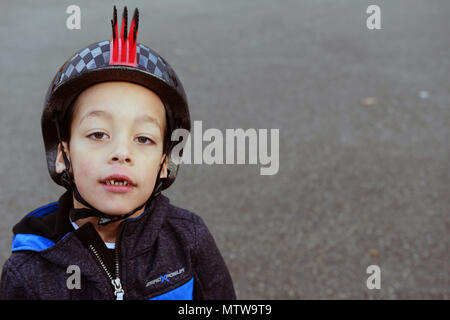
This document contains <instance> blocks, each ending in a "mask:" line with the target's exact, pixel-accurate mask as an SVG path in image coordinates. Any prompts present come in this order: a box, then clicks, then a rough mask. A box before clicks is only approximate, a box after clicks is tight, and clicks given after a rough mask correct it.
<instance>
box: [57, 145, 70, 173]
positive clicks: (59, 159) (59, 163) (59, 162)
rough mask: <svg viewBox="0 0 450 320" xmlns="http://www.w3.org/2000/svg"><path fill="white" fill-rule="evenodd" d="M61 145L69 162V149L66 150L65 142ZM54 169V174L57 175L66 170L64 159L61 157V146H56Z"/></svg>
mask: <svg viewBox="0 0 450 320" xmlns="http://www.w3.org/2000/svg"><path fill="white" fill-rule="evenodd" d="M62 144H63V146H64V151H65V152H66V156H67V159H69V161H70V153H69V148H68V145H67V142H66V141H63V142H62ZM55 169H56V173H58V174H59V173H62V172H63V171H64V170H65V169H66V164H65V163H64V157H63V155H62V151H61V144H60V145H58V154H57V156H56V159H55Z"/></svg>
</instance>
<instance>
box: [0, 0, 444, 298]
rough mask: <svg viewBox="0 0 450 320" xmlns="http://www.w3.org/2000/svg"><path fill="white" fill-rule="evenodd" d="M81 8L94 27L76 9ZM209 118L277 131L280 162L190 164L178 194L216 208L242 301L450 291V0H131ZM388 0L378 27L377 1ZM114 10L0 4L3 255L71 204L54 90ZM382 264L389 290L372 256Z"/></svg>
mask: <svg viewBox="0 0 450 320" xmlns="http://www.w3.org/2000/svg"><path fill="white" fill-rule="evenodd" d="M70 4H77V5H79V6H80V8H81V30H68V29H67V28H66V19H67V17H68V15H67V14H66V8H67V6H69V5H70ZM124 4H126V5H128V8H129V9H130V8H131V9H134V7H136V6H137V7H139V9H140V11H141V21H140V32H139V36H138V40H139V42H142V43H145V44H148V45H149V46H151V47H152V48H153V49H155V50H156V51H157V52H159V53H160V54H161V55H162V56H164V57H165V59H166V60H167V61H168V62H169V63H170V64H171V65H172V66H173V67H174V69H175V70H176V72H177V73H178V75H179V77H180V78H181V80H182V81H183V84H184V87H185V89H186V91H187V95H188V99H189V103H190V108H191V116H192V120H201V121H202V122H203V128H204V130H205V129H207V128H218V129H219V130H223V131H225V129H228V128H231V129H233V128H243V129H249V128H254V129H257V130H258V129H269V130H270V129H279V151H280V155H279V171H278V173H277V174H276V175H272V176H263V175H260V166H259V165H237V164H235V165H232V164H228V165H206V164H202V165H193V164H192V165H187V164H186V165H183V166H182V167H181V169H180V172H179V176H178V177H177V181H176V182H175V183H174V184H173V186H172V187H171V188H170V189H169V190H167V191H165V194H166V195H167V196H169V197H170V199H171V202H172V203H174V204H175V205H177V206H181V207H183V208H186V209H189V210H190V211H193V212H195V213H197V214H199V215H200V216H202V217H203V218H204V220H205V222H206V224H207V225H208V227H209V228H210V230H211V232H212V233H213V235H214V237H215V239H216V242H217V245H218V246H219V248H220V250H221V252H222V254H223V256H224V258H225V261H226V263H227V265H228V267H229V269H230V272H231V275H232V277H233V280H234V284H235V288H236V291H237V295H238V298H240V299H334V298H337V299H412V298H425V299H449V298H450V265H449V264H450V263H449V261H450V250H449V247H450V246H449V242H450V236H449V233H450V216H449V208H450V196H449V195H450V188H449V179H450V143H449V141H450V139H449V138H450V132H449V131H450V108H449V102H450V99H449V98H450V94H449V88H450V72H449V71H450V37H449V31H450V23H449V21H450V3H449V2H448V1H446V0H434V1H419V0H398V1H381V0H377V1H357V0H349V1H333V0H327V1H325V0H322V1H318V0H315V1H313V0H310V1H294V0H289V1H288V0H284V1H267V0H251V1H217V0H214V1H205V0H177V1H175V0H169V1H126V2H123V1H122V2H120V5H119V8H120V9H119V12H121V8H122V5H124ZM370 4H378V5H379V6H380V8H381V27H382V29H381V30H368V29H367V27H366V19H367V17H368V15H367V14H366V8H367V7H368V6H369V5H370ZM111 12H112V4H110V3H107V2H98V1H95V2H94V1H54V2H50V1H39V2H38V1H31V0H28V1H14V2H2V4H1V10H0V43H1V50H0V62H1V78H0V96H1V102H0V108H1V109H0V110H1V117H0V136H1V142H0V155H1V156H0V168H1V170H0V181H1V182H2V183H1V184H0V205H1V208H2V219H1V220H0V265H3V262H4V261H5V260H6V259H7V257H8V256H9V254H10V244H11V240H12V233H11V228H12V227H13V225H14V224H15V223H17V222H18V221H19V219H21V218H22V217H23V216H24V215H25V214H26V213H27V212H29V211H31V210H32V209H34V208H36V207H39V206H41V205H42V204H45V203H48V202H52V201H56V200H57V198H58V197H59V195H60V194H61V193H62V192H63V191H64V189H62V188H60V187H58V186H56V185H55V184H54V183H53V182H52V180H51V179H50V177H49V175H48V172H47V167H46V163H45V155H44V148H43V142H42V137H41V129H40V116H41V112H42V106H43V101H44V95H45V93H46V90H47V88H48V85H49V83H50V81H51V79H52V77H53V76H54V74H55V73H56V71H57V70H58V68H59V67H60V66H61V64H62V63H63V62H64V61H65V60H66V59H67V58H69V57H70V56H71V55H72V54H73V53H74V52H75V51H76V50H77V49H80V48H82V47H84V46H86V45H88V44H89V43H91V42H94V41H100V40H106V39H109V38H110V32H111V31H110V29H111V28H110V23H109V20H110V19H111ZM370 265H378V266H379V267H380V270H381V289H379V290H377V289H374V290H369V289H368V288H367V286H366V279H367V278H368V277H369V275H368V274H367V273H366V268H367V267H368V266H370Z"/></svg>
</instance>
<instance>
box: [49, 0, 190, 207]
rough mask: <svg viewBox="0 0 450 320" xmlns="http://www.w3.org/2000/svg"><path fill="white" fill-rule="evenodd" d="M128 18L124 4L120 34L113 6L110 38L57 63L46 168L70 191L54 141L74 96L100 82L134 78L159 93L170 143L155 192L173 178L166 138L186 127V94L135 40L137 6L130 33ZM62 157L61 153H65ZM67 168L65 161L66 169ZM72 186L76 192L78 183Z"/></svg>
mask: <svg viewBox="0 0 450 320" xmlns="http://www.w3.org/2000/svg"><path fill="white" fill-rule="evenodd" d="M127 23H128V11H127V7H125V8H124V11H123V16H122V27H121V33H120V35H119V32H118V24H117V10H116V7H115V6H114V16H113V19H112V20H111V24H112V38H111V40H106V41H100V42H96V43H93V44H91V45H89V46H87V47H86V48H83V49H81V50H79V51H78V52H77V53H75V54H74V55H73V56H72V57H71V58H70V59H69V60H67V61H66V62H65V63H64V64H63V65H62V66H61V68H60V69H59V71H58V72H57V74H56V75H55V77H54V78H53V80H52V82H51V84H50V87H49V89H48V91H47V94H46V98H45V104H44V110H43V113H42V119H41V126H42V134H43V138H44V145H45V152H46V157H47V167H48V171H49V173H50V176H51V177H52V179H53V180H54V181H55V182H56V183H57V184H59V185H62V186H64V187H66V188H67V189H69V190H70V189H72V190H73V189H74V188H73V187H74V186H73V182H72V181H68V180H71V178H70V177H68V176H67V174H66V176H65V174H64V173H61V174H58V173H57V172H56V169H55V160H56V157H57V154H58V145H59V144H60V143H61V134H60V127H62V125H63V121H64V118H65V116H66V115H67V113H68V110H69V109H70V107H71V106H72V104H73V102H74V101H75V99H76V98H77V97H78V95H79V94H80V93H81V92H82V91H83V90H85V89H87V88H88V87H90V86H92V85H94V84H97V83H100V82H104V81H128V82H132V83H136V84H139V85H141V86H144V87H146V88H148V89H150V90H152V91H153V92H155V94H157V95H158V96H159V98H160V99H161V101H162V102H163V104H164V107H165V109H166V119H167V135H166V137H165V139H169V148H168V150H166V157H167V159H168V168H167V169H168V174H167V178H163V179H161V181H159V180H157V184H155V192H154V193H156V192H158V194H159V192H160V191H161V190H164V189H166V188H168V187H169V186H170V185H171V184H172V183H173V181H174V180H175V178H176V175H177V171H178V166H179V162H174V161H173V160H172V159H171V155H170V150H171V148H172V147H173V144H172V143H170V137H171V133H172V132H173V130H175V129H177V128H183V129H186V130H188V131H190V128H191V123H190V116H189V109H188V104H187V99H186V94H185V92H184V89H183V85H182V84H181V81H180V80H179V79H178V77H177V75H176V74H175V72H174V70H173V69H172V67H171V66H170V65H169V64H168V63H167V62H166V61H165V60H164V58H163V57H161V56H160V55H159V54H158V53H156V52H155V51H154V50H152V49H151V48H149V47H147V46H145V45H143V44H138V43H137V42H136V39H137V32H138V26H139V11H138V9H135V12H134V16H133V19H132V21H131V25H130V32H129V33H128V32H127V30H128V26H127ZM63 156H64V158H65V153H64V152H63ZM65 160H66V159H65ZM67 167H68V163H67V161H66V169H68V168H67ZM66 171H67V170H66ZM157 179H159V175H158V178H157ZM71 182H72V183H71ZM158 182H159V184H158ZM74 191H75V195H77V193H78V192H77V190H76V187H75V190H74ZM78 195H79V194H78ZM153 196H155V194H154V195H153ZM151 198H152V197H151ZM149 200H150V199H149ZM88 206H89V207H91V206H90V205H88ZM140 208H142V206H141V207H140Z"/></svg>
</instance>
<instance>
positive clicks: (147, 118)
mask: <svg viewBox="0 0 450 320" xmlns="http://www.w3.org/2000/svg"><path fill="white" fill-rule="evenodd" d="M135 121H136V122H150V123H153V124H155V125H156V126H158V127H159V129H162V128H161V124H160V123H159V121H158V119H156V118H154V117H152V116H150V115H148V114H145V115H142V116H140V117H136V120H135Z"/></svg>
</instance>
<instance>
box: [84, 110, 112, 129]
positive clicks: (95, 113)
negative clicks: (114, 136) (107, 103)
mask: <svg viewBox="0 0 450 320" xmlns="http://www.w3.org/2000/svg"><path fill="white" fill-rule="evenodd" d="M101 116H105V117H107V118H111V117H112V116H111V114H110V113H109V112H106V111H104V110H94V111H91V112H88V113H87V114H85V115H84V116H83V117H82V118H81V119H80V122H79V123H78V125H80V124H81V122H83V120H84V119H86V118H91V117H101Z"/></svg>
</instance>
